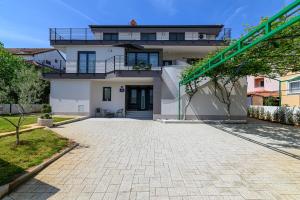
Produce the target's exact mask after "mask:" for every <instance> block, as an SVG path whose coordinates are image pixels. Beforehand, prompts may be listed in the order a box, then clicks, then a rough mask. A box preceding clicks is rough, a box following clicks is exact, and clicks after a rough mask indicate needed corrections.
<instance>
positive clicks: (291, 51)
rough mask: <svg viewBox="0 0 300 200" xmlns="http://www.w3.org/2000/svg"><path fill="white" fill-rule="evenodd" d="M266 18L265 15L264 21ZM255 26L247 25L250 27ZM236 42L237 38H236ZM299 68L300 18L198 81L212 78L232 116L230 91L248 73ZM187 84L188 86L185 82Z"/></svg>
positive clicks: (270, 73) (189, 71)
mask: <svg viewBox="0 0 300 200" xmlns="http://www.w3.org/2000/svg"><path fill="white" fill-rule="evenodd" d="M287 19H288V17H282V18H281V19H280V20H279V21H277V22H276V23H275V24H274V26H278V25H280V24H282V23H284V22H285V21H286V20H287ZM265 20H266V18H264V19H262V21H261V23H263V22H264V21H265ZM253 28H254V27H248V28H247V31H250V30H252V29H253ZM233 42H235V41H233ZM222 50H223V49H222V48H220V49H218V50H217V51H215V52H212V53H210V54H209V55H208V56H206V57H205V58H204V59H202V60H200V61H199V62H198V63H196V64H195V65H193V66H191V67H188V68H186V69H185V70H184V71H183V72H182V75H181V79H182V80H183V79H185V78H186V77H188V76H190V75H191V74H192V73H193V72H194V71H195V70H196V69H198V68H199V67H201V66H202V65H204V64H205V63H207V62H208V60H210V59H211V58H212V57H214V56H215V55H216V54H217V53H219V52H220V51H222ZM299 70H300V22H297V23H295V24H294V25H292V26H290V27H288V28H286V29H284V30H283V31H281V32H280V33H279V34H277V35H275V36H274V37H272V38H270V39H269V40H267V41H264V42H261V43H259V44H258V45H256V46H254V47H252V48H250V49H249V50H247V51H246V52H244V53H242V54H240V55H239V56H236V57H234V58H233V59H231V60H229V61H227V62H226V63H225V64H222V65H221V66H218V67H215V68H213V69H211V70H209V71H207V72H206V73H205V74H204V76H201V77H199V79H198V81H200V82H201V80H203V79H210V80H211V81H212V82H213V83H214V90H215V92H214V95H215V96H216V98H217V99H218V100H219V101H220V102H221V103H223V104H225V105H226V109H227V114H228V118H229V119H230V116H231V112H230V109H231V95H232V92H233V90H234V88H235V87H236V85H237V83H238V81H239V80H240V79H241V78H244V77H246V76H265V77H269V78H275V77H278V76H283V75H286V74H288V73H290V72H296V71H299ZM185 87H189V86H188V85H186V86H185Z"/></svg>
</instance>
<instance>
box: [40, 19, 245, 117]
mask: <svg viewBox="0 0 300 200" xmlns="http://www.w3.org/2000/svg"><path fill="white" fill-rule="evenodd" d="M224 30H225V29H224V28H223V25H136V24H131V25H91V26H90V27H89V28H86V29H72V28H68V29H59V28H51V29H50V43H51V45H52V46H53V47H54V48H56V49H59V50H60V51H62V52H64V53H65V55H66V69H65V71H64V72H63V73H61V72H60V73H46V74H44V78H45V79H48V80H50V81H51V93H50V103H51V106H52V110H53V112H54V113H58V114H60V113H61V114H80V115H88V116H95V115H96V114H97V112H98V111H99V110H105V111H107V112H109V113H116V112H122V113H123V115H124V116H125V117H149V118H153V119H159V118H164V119H176V118H177V117H178V113H179V110H178V108H179V106H178V103H179V102H178V82H179V80H180V73H181V71H182V70H183V69H184V68H185V67H187V66H188V65H190V64H192V63H193V62H195V61H197V60H198V59H201V58H202V57H204V56H205V55H207V54H208V53H209V52H211V51H214V50H216V49H218V48H220V47H223V46H226V45H228V42H226V40H227V39H230V34H229V32H228V31H224ZM212 87H213V86H212V84H211V83H210V82H209V81H205V82H203V84H202V86H201V88H200V89H199V91H198V93H197V94H196V95H195V97H194V98H193V100H192V102H191V106H189V108H188V109H187V118H190V119H195V118H197V119H223V118H225V117H226V109H225V107H226V106H225V105H223V104H222V103H220V102H219V101H218V100H217V98H216V97H215V96H214V94H213V88H212ZM246 89H247V83H246V79H245V80H241V81H240V84H239V86H238V87H237V88H236V89H235V92H234V94H233V96H232V98H233V101H232V102H233V103H232V104H233V105H232V111H231V113H232V115H233V117H236V118H245V117H246V98H247V97H246ZM181 90H182V91H181V94H182V96H181V98H180V99H181V102H180V103H181V105H182V106H181V110H180V112H181V113H182V112H183V110H182V109H183V107H184V105H185V103H186V98H185V93H184V88H183V87H182V88H181Z"/></svg>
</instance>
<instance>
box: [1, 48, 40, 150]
mask: <svg viewBox="0 0 300 200" xmlns="http://www.w3.org/2000/svg"><path fill="white" fill-rule="evenodd" d="M0 64H1V66H0V69H1V71H0V78H1V79H0V83H1V84H0V103H14V104H17V108H18V112H19V118H18V121H17V122H16V123H15V122H13V121H12V120H10V119H9V118H7V117H6V116H0V117H1V118H3V119H4V120H6V121H8V122H9V123H10V124H11V125H13V126H14V127H15V128H16V144H17V145H19V144H20V139H19V130H20V127H21V125H22V123H23V121H24V114H25V107H26V106H29V105H31V104H35V103H38V102H39V101H40V98H41V96H42V94H43V91H44V88H45V87H46V84H43V81H42V80H41V74H40V72H39V71H37V70H36V69H34V66H32V65H30V64H28V63H26V62H25V61H24V60H22V59H20V58H18V57H16V56H13V55H12V54H10V53H8V52H6V51H5V50H4V48H3V46H1V47H0ZM3 69H4V70H3ZM5 69H6V70H7V71H5ZM7 73H12V74H7Z"/></svg>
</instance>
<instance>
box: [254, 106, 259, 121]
mask: <svg viewBox="0 0 300 200" xmlns="http://www.w3.org/2000/svg"><path fill="white" fill-rule="evenodd" d="M258 117H259V108H254V118H256V119H258Z"/></svg>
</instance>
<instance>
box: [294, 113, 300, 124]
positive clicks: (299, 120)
mask: <svg viewBox="0 0 300 200" xmlns="http://www.w3.org/2000/svg"><path fill="white" fill-rule="evenodd" d="M294 117H295V124H297V125H300V109H298V110H297V112H296V113H295V116H294Z"/></svg>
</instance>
